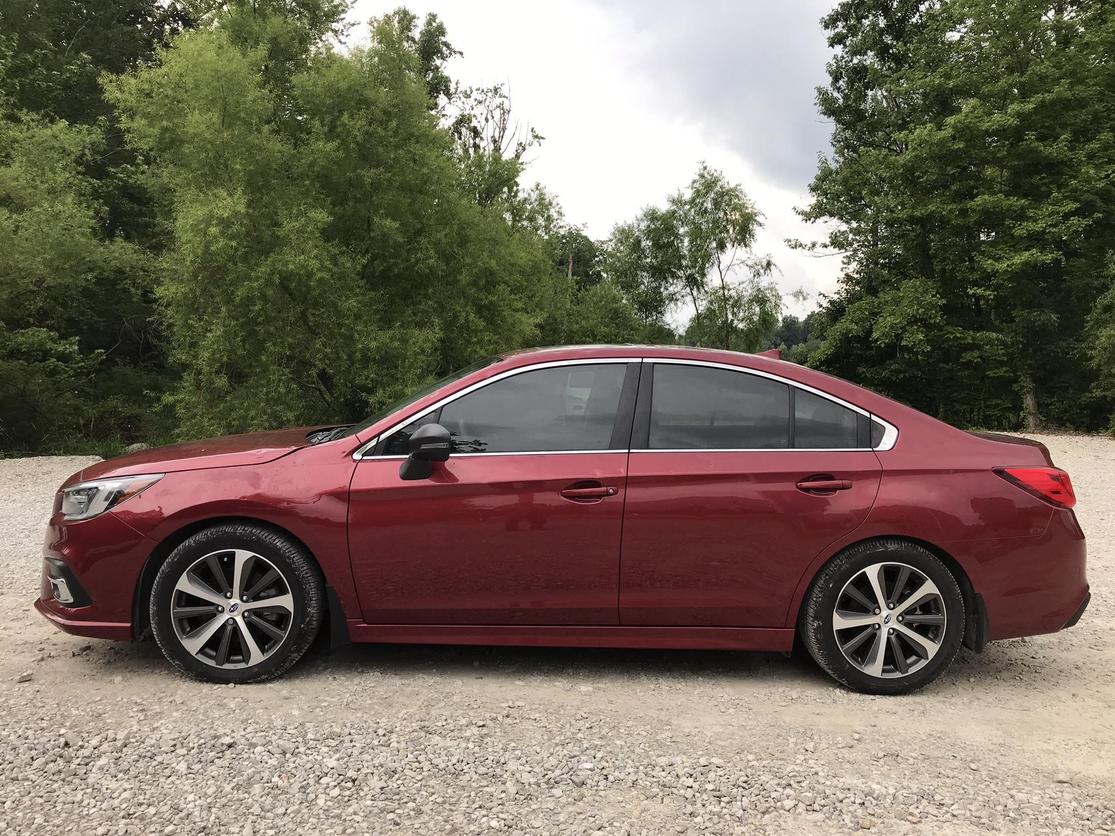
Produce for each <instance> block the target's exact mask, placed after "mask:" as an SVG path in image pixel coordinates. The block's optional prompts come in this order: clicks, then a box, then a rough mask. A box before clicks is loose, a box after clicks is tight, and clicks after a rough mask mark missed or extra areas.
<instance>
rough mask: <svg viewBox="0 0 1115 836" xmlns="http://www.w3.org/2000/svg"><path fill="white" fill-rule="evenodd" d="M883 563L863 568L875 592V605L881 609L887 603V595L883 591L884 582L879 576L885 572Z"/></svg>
mask: <svg viewBox="0 0 1115 836" xmlns="http://www.w3.org/2000/svg"><path fill="white" fill-rule="evenodd" d="M883 565H884V564H882V563H877V564H876V565H874V566H868V567H867V568H866V569H864V570H863V573H864V575H866V576H867V582H868V583H869V584H871V591H872V592H874V593H875V601H876V604H875V606H876V607H879V608H880V609H883V608H885V607H886V605H887V596H886V595H885V594H884V593H883V584H882V582H881V581H880V580H879V576H880V575H881V574H882V572H883Z"/></svg>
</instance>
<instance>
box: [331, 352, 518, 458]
mask: <svg viewBox="0 0 1115 836" xmlns="http://www.w3.org/2000/svg"><path fill="white" fill-rule="evenodd" d="M502 359H503V358H502V357H500V356H499V355H496V356H494V357H485V358H484V359H483V360H478V361H476V362H475V363H473V364H472V365H471V366H465V367H464V368H463V369H458V370H457V371H455V372H453V373H452V374H449V375H446V376H445V377H443V378H442V379H441V380H435V381H434V382H433V383H431V384H430V385H429V386H427V387H425V388H424V389H420V390H418V391H417V392H414V393H412V394H410V395H407V396H406V397H403V398H400V399H399V400H397V401H395V403H393V404H391V405H390V406H385V407H384V408H383V409H381V410H380V411H379V412H377V413H376V414H375V415H372V416H370V417H368V418H365V419H364V420H363V421H361V422H360V423H359V424H353V425H352V426H351V427H345V428H344V429H343V431H339V432H337V433H336V434H335V435H331V436H330V437H329V440H330V441H332V440H334V439H337V438H347V437H348V436H350V435H356V434H357V433H358V432H361V431H363V430H366V429H368V427H370V426H371V425H372V424H374V423H375V422H376V421H380V420H382V419H383V418H386V417H387V416H388V415H390V414H391V413H392V412H396V411H398V410H400V409H402V408H403V407H404V406H407V405H409V404H412V403H414V402H415V401H416V400H418V399H419V398H424V397H426V395H428V394H430V393H431V392H434V391H436V390H438V389H440V388H441V387H442V386H444V385H445V384H447V383H452V382H453V381H454V380H460V379H461V378H462V377H464V376H465V375H469V374H472V373H473V372H475V371H479V370H480V369H482V368H484V367H485V366H490V365H492V363H494V362H496V361H497V360H502Z"/></svg>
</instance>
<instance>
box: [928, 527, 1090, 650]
mask: <svg viewBox="0 0 1115 836" xmlns="http://www.w3.org/2000/svg"><path fill="white" fill-rule="evenodd" d="M950 545H952V546H953V548H955V551H953V550H952V549H950V548H949V546H950ZM945 549H946V551H950V553H952V554H954V555H955V556H956V557H957V558H958V559H959V560H960V562H961V564H962V565H963V566H964V568H965V570H966V571H967V572H968V576H969V578H970V579H971V581H972V585H973V586H974V587H975V591H976V592H977V593H979V594H980V595H981V596H982V598H983V601H984V604H985V607H986V616H987V628H988V636H987V638H988V639H990V640H991V641H995V640H998V639H1011V638H1016V637H1018V636H1036V635H1039V634H1042V633H1056V632H1057V631H1058V630H1063V629H1065V628H1066V627H1071V626H1072V625H1074V624H1075V623H1076V622H1077V621H1079V619H1080V616H1081V614H1082V613H1083V611H1084V607H1085V606H1087V603H1088V598H1089V590H1088V578H1087V573H1086V564H1087V551H1086V547H1085V541H1084V534H1083V532H1081V530H1080V526H1079V525H1078V524H1077V523H1076V519H1075V517H1074V516H1073V515H1072V512H1071V511H1057V512H1055V513H1054V514H1053V518H1052V519H1051V520H1050V522H1049V526H1048V527H1047V529H1046V530H1045V532H1043V533H1042V534H1040V535H1038V536H1036V537H1014V538H1004V539H1000V540H983V541H975V542H968V543H957V544H947V545H946V546H945Z"/></svg>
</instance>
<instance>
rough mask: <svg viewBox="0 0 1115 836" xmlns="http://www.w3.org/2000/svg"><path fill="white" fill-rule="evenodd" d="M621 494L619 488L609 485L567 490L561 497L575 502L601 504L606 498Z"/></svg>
mask: <svg viewBox="0 0 1115 836" xmlns="http://www.w3.org/2000/svg"><path fill="white" fill-rule="evenodd" d="M617 493H619V488H613V487H610V486H607V485H591V486H587V487H585V486H582V487H574V488H565V489H564V490H563V491H562V492H561V495H562V496H563V497H565V498H566V499H571V500H573V501H574V502H599V501H600V500H602V499H603V498H604V497H606V496H615V495H616V494H617Z"/></svg>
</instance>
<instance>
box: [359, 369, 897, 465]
mask: <svg viewBox="0 0 1115 836" xmlns="http://www.w3.org/2000/svg"><path fill="white" fill-rule="evenodd" d="M602 363H656V364H667V363H668V364H670V365H676V366H704V367H706V368H711V369H724V370H725V371H730V372H739V373H741V374H751V375H755V376H756V377H765V378H767V379H768V380H773V381H776V382H778V383H784V384H786V385H787V386H796V387H797V388H798V389H804V390H805V391H806V392H811V393H812V394H814V395H817V396H818V397H821V398H825V399H826V400H829V401H832V402H833V403H835V404H837V405H839V406H843V407H845V408H846V409H850V410H852V411H853V412H856V413H858V414H860V415H864V416H866V417H867V418H868V420H870V421H875V422H878V423H879V424H881V425H882V426H883V439H882V441H880V442H879V444H878V446H876V447H730V448H715V449H711V448H702V447H684V448H672V449H644V448H632V449H630V450H523V451H515V452H496V453H454V454H453V458H466V457H467V458H473V457H478V456H561V455H566V456H568V455H575V454H582V455H583V454H585V453H628V452H630V453H862V452H865V451H868V450H870V451H873V452H876V453H882V452H886V451H887V450H891V449H893V448H894V445H895V444H896V443H897V441H898V428H897V427H896V426H894V425H893V424H891V423H890V422H889V421H884V420H883V419H882V418H880V417H879V416H878V415H873V414H872V413H871V412H869V411H868V410H866V409H864V408H863V407H859V406H856V405H855V404H853V403H849V402H848V401H845V400H843V399H841V398H838V397H837V396H836V395H830V394H829V393H828V392H825V391H823V390H821V389H815V388H814V387H812V386H810V385H809V384H807V383H799V382H798V381H796V380H791V379H790V378H786V377H780V376H779V375H776V374H771V373H770V372H764V371H761V370H759V369H751V368H747V367H746V366H733V365H731V364H730V363H717V362H714V361H712V360H686V359H682V358H674V357H583V358H577V359H575V360H551V361H549V362H545V363H535V364H533V365H530V366H519V367H517V368H514V369H508V370H507V371H505V372H500V373H499V374H497V375H493V376H492V377H488V378H485V379H484V380H480V381H477V382H476V383H474V384H472V385H471V386H466V387H465V388H464V389H462V390H461V391H459V392H454V393H453V394H452V395H447V396H446V397H444V398H442V399H441V400H439V401H435V402H434V403H433V404H431V405H430V406H428V407H426V408H425V409H423V410H421V411H420V412H416V413H414V415H410V416H408V417H407V418H403V419H400V420H399V421H396V422H395V423H394V424H392V425H391V426H390V427H388V428H387V429H385V430H383V431H382V432H380V433H379V434H378V435H376V437H375V438H373V439H371V440H370V441H368V442H366V443H364V444H361V445H360V446H359V447H358V448H356V450H355V451H353V454H352V458H353V461H362V460H364V459H374V460H380V459H382V460H394V459H405V458H406V456H397V455H395V456H372V455H368V456H365V455H364V454H365V453H366V452H367V451H368V450H374V449H375V446H376V444H378V443H379V440H380V439H381V438H384V437H385V436H387V435H390V434H391V433H393V432H394V431H395V430H397V429H399V428H400V427H401V426H402V425H403V423H404V422H406V423H410V422H411V421H417V420H418V419H419V418H421V417H423V416H425V415H429V414H430V413H431V412H434V411H436V410H438V409H441V408H442V407H443V406H445V405H446V404H449V403H452V402H453V401H455V400H457V399H458V398H463V397H464V396H465V395H467V394H469V393H471V392H475V391H476V390H477V389H481V388H483V387H485V386H487V385H488V384H489V383H495V382H496V381H499V380H504V379H505V378H508V377H514V376H515V375H517V374H522V373H524V372H529V371H536V370H538V369H550V368H557V367H560V366H592V365H599V364H602Z"/></svg>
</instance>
